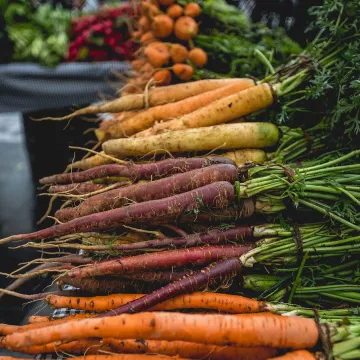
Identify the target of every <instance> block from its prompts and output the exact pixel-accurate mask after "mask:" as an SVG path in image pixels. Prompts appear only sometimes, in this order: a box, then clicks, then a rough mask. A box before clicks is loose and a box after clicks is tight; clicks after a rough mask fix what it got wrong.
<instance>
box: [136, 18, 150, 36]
mask: <svg viewBox="0 0 360 360" xmlns="http://www.w3.org/2000/svg"><path fill="white" fill-rule="evenodd" d="M150 27H151V23H150V20H149V18H148V17H146V16H141V17H140V19H139V28H140V30H141V31H143V32H146V31H149V30H150Z"/></svg>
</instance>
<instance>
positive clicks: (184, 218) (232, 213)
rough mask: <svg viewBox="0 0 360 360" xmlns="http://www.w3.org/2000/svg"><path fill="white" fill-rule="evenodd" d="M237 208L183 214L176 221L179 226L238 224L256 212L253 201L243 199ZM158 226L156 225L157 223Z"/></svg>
mask: <svg viewBox="0 0 360 360" xmlns="http://www.w3.org/2000/svg"><path fill="white" fill-rule="evenodd" d="M239 205H240V206H238V207H237V208H235V207H233V206H231V207H228V208H226V209H211V210H209V211H201V212H200V213H194V212H191V213H190V212H189V213H186V214H182V215H181V216H179V217H178V218H177V219H176V220H177V222H178V223H179V224H189V223H195V222H196V223H209V224H213V223H222V222H228V221H230V222H236V221H238V220H240V219H245V218H248V217H250V216H252V215H253V214H254V212H255V206H254V201H253V199H243V200H241V203H240V204H239ZM154 223H155V222H154ZM155 224H156V223H155Z"/></svg>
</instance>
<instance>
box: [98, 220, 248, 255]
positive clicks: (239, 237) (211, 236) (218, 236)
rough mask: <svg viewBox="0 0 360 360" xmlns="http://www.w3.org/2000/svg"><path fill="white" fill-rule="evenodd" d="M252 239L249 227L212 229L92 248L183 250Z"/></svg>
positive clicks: (102, 249)
mask: <svg viewBox="0 0 360 360" xmlns="http://www.w3.org/2000/svg"><path fill="white" fill-rule="evenodd" d="M252 239H253V231H252V229H251V227H249V226H245V225H243V226H236V227H233V228H230V229H226V230H220V229H212V230H209V231H206V232H204V233H198V234H190V235H186V236H183V237H176V238H165V239H159V240H147V241H139V242H135V243H132V244H121V245H112V246H109V245H99V246H96V248H95V247H94V248H93V249H92V250H94V251H107V250H109V249H111V250H118V251H120V250H121V251H134V250H144V249H162V248H169V247H175V248H183V247H194V246H202V245H218V244H222V243H224V242H226V241H236V242H238V241H240V242H242V241H244V240H247V241H251V240H252Z"/></svg>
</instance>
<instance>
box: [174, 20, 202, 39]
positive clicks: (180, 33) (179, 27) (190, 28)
mask: <svg viewBox="0 0 360 360" xmlns="http://www.w3.org/2000/svg"><path fill="white" fill-rule="evenodd" d="M198 31H199V27H198V24H197V23H196V21H195V20H194V19H193V18H192V17H190V16H181V17H179V18H178V19H177V20H176V22H175V24H174V33H175V36H176V37H177V38H178V39H180V40H183V41H189V40H190V39H192V38H193V37H195V36H196V35H197V33H198Z"/></svg>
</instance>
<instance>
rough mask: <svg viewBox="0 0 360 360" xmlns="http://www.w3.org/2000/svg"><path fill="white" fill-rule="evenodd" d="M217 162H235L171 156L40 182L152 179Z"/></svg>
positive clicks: (96, 168) (106, 167)
mask: <svg viewBox="0 0 360 360" xmlns="http://www.w3.org/2000/svg"><path fill="white" fill-rule="evenodd" d="M215 164H234V162H233V161H232V160H229V159H224V158H222V157H219V156H210V157H205V158H196V157H194V158H175V159H173V158H171V159H165V160H161V161H157V162H153V163H147V164H134V163H129V165H115V164H112V165H103V166H97V167H95V168H93V169H89V170H85V171H82V172H77V173H67V174H56V175H51V176H47V177H44V178H42V179H40V181H39V182H40V184H42V185H45V184H53V183H55V184H68V183H73V182H75V183H81V182H86V181H90V180H96V179H101V178H106V177H109V176H115V177H125V178H129V179H131V180H132V181H134V182H135V181H138V180H140V179H145V180H152V179H158V178H161V177H166V176H169V175H173V174H177V173H182V172H186V171H190V170H195V169H201V168H204V167H207V166H211V165H215Z"/></svg>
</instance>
